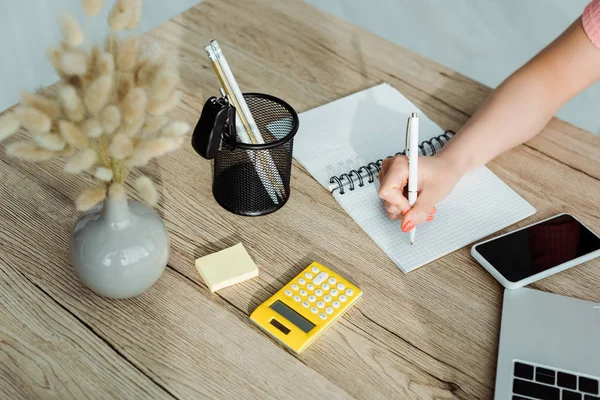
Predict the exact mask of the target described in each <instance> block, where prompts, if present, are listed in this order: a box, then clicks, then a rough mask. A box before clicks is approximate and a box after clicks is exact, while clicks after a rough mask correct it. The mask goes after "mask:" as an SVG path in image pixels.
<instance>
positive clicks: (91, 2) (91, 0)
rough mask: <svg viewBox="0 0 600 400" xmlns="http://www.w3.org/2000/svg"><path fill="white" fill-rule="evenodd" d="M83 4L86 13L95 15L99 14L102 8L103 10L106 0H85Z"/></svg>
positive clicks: (90, 15) (89, 15) (91, 15)
mask: <svg viewBox="0 0 600 400" xmlns="http://www.w3.org/2000/svg"><path fill="white" fill-rule="evenodd" d="M81 5H82V6H83V12H84V13H85V15H87V16H88V17H95V16H96V15H98V13H99V12H100V10H102V6H103V5H104V0H83V1H82V2H81Z"/></svg>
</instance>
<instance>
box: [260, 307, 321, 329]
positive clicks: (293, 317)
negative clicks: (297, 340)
mask: <svg viewBox="0 0 600 400" xmlns="http://www.w3.org/2000/svg"><path fill="white" fill-rule="evenodd" d="M271 308H272V309H273V310H275V311H277V313H278V314H279V315H281V316H282V317H284V318H286V319H287V320H288V321H290V322H291V323H293V324H294V325H296V326H297V327H298V328H300V329H301V330H303V331H304V332H305V333H308V332H310V330H311V329H312V328H314V327H315V324H313V323H312V322H310V321H309V320H307V319H306V318H304V317H303V316H302V315H300V314H298V313H297V312H296V311H294V310H292V309H291V308H289V307H288V306H286V305H285V303H283V302H281V301H279V300H277V301H276V302H275V303H273V304H271ZM275 326H277V325H275ZM280 329H281V328H280Z"/></svg>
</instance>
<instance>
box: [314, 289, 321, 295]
mask: <svg viewBox="0 0 600 400" xmlns="http://www.w3.org/2000/svg"><path fill="white" fill-rule="evenodd" d="M315 294H316V295H317V296H323V291H322V290H321V289H317V290H315Z"/></svg>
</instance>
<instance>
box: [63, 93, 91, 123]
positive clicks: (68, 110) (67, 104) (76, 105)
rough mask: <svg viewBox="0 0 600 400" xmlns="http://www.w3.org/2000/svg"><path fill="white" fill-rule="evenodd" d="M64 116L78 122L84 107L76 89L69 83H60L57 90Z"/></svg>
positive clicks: (82, 114)
mask: <svg viewBox="0 0 600 400" xmlns="http://www.w3.org/2000/svg"><path fill="white" fill-rule="evenodd" d="M57 94H58V99H59V100H60V103H61V106H62V109H63V111H64V113H65V116H66V117H67V118H68V119H70V120H71V121H74V122H79V121H81V120H82V119H83V117H84V115H85V109H84V108H83V103H82V101H81V98H80V97H79V95H78V94H77V90H76V89H75V88H74V87H73V86H71V85H61V86H59V88H58V90H57Z"/></svg>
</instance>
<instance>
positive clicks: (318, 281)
mask: <svg viewBox="0 0 600 400" xmlns="http://www.w3.org/2000/svg"><path fill="white" fill-rule="evenodd" d="M328 276H329V274H328V273H327V272H321V273H320V274H319V275H317V276H316V278H315V279H313V283H314V284H315V285H320V284H321V283H323V282H325V280H326V279H327V277H328Z"/></svg>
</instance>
